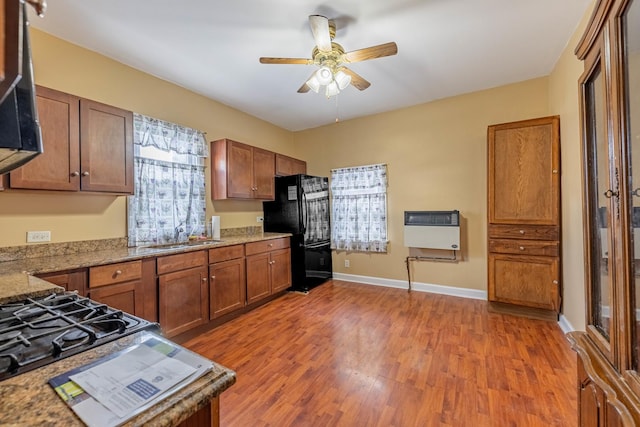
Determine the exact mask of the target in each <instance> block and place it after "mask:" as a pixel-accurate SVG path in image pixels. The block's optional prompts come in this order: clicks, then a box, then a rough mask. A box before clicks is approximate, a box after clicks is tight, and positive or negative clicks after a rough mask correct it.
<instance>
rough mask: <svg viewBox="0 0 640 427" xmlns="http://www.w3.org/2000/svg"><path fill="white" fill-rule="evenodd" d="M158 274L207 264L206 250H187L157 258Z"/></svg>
mask: <svg viewBox="0 0 640 427" xmlns="http://www.w3.org/2000/svg"><path fill="white" fill-rule="evenodd" d="M157 262H158V267H157V268H158V274H165V273H170V272H172V271H180V270H186V269H187V268H193V267H203V266H205V265H207V251H197V252H187V253H183V254H176V255H167V256H163V257H159V258H158V261H157Z"/></svg>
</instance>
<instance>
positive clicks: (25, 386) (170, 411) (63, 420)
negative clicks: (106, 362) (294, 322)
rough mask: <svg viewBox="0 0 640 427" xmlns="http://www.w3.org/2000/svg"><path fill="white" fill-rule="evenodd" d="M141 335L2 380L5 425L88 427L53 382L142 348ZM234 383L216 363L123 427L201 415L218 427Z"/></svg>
mask: <svg viewBox="0 0 640 427" xmlns="http://www.w3.org/2000/svg"><path fill="white" fill-rule="evenodd" d="M141 336H142V333H141V332H139V333H136V334H133V335H129V336H126V337H123V338H120V339H119V340H117V341H113V342H111V343H107V344H104V345H102V346H99V347H96V348H93V349H90V350H87V351H84V352H82V353H79V354H77V355H75V356H71V357H68V358H65V359H62V360H60V361H57V362H55V363H52V364H49V365H46V366H43V367H41V368H39V369H36V370H33V371H30V372H26V373H24V374H21V375H18V376H15V377H12V378H9V379H7V380H4V381H1V382H0V396H2V399H0V425H3V426H4V425H9V426H30V425H61V426H62V425H63V426H83V425H84V424H83V423H82V421H80V419H79V418H77V416H76V415H75V413H74V412H73V410H72V409H71V408H70V407H69V406H67V404H66V403H65V402H64V401H63V400H62V399H61V398H60V397H59V396H58V395H57V394H56V392H55V391H54V390H53V388H52V387H51V386H50V385H49V383H48V381H49V379H50V378H52V377H55V376H57V375H60V374H63V373H65V372H67V371H69V370H71V369H73V368H76V367H79V366H82V365H85V364H87V363H90V362H92V361H94V360H97V359H100V358H102V357H104V356H107V355H109V354H112V353H115V352H117V351H120V350H122V349H124V348H127V347H129V346H131V345H134V344H136V343H139V342H140V338H141ZM235 381H236V375H235V372H234V371H232V370H230V369H227V368H225V367H223V366H221V365H218V364H216V363H214V364H213V369H212V370H211V371H209V372H208V373H206V374H205V375H204V376H202V377H201V378H199V379H197V380H196V381H194V382H193V383H191V384H189V385H188V386H186V387H185V388H183V389H182V390H180V391H178V392H176V393H175V394H173V395H171V396H169V397H167V398H165V399H164V400H162V401H160V402H159V403H157V404H156V405H154V406H152V407H151V408H149V409H148V410H146V411H144V412H142V413H141V414H139V415H137V416H136V417H134V418H132V419H131V420H129V421H128V422H127V423H125V424H124V425H125V426H142V425H153V426H175V425H178V424H180V423H181V422H183V421H185V420H187V419H188V418H189V417H191V416H192V415H194V414H196V413H198V414H197V415H196V416H197V417H198V420H202V419H205V420H206V419H207V418H210V419H211V423H210V424H207V425H217V420H218V416H219V415H218V412H217V410H218V409H217V408H218V399H219V395H220V393H222V392H223V391H224V390H226V389H227V388H228V387H230V386H231V385H233V384H234V383H235ZM209 411H210V412H209ZM207 415H208V416H207Z"/></svg>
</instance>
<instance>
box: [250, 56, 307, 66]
mask: <svg viewBox="0 0 640 427" xmlns="http://www.w3.org/2000/svg"><path fill="white" fill-rule="evenodd" d="M260 63H261V64H302V65H310V64H313V59H306V58H268V57H266V58H265V57H262V58H260Z"/></svg>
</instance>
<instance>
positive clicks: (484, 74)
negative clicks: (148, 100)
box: [30, 0, 592, 131]
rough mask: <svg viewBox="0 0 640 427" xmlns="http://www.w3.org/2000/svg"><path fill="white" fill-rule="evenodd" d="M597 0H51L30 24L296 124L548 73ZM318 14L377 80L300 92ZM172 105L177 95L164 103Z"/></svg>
mask: <svg viewBox="0 0 640 427" xmlns="http://www.w3.org/2000/svg"><path fill="white" fill-rule="evenodd" d="M591 2H592V0H481V1H479V0H393V1H390V0H327V1H325V2H324V3H322V4H317V3H315V2H311V1H306V0H269V1H265V0H236V1H222V0H180V1H177V0H92V1H90V0H48V9H47V12H46V15H45V17H44V18H42V19H40V18H37V17H35V16H33V15H31V14H30V20H31V23H32V25H33V27H35V28H38V29H40V30H42V31H45V32H47V33H50V34H53V35H55V36H57V37H59V38H62V39H64V40H67V41H70V42H72V43H74V44H77V45H80V46H83V47H86V48H88V49H90V50H93V51H96V52H99V53H101V54H103V55H105V56H108V57H110V58H113V59H115V60H117V61H119V62H122V63H124V64H127V65H129V66H131V67H134V68H137V69H139V70H142V71H145V72H147V73H149V74H152V75H155V76H157V77H160V78H162V79H165V80H168V81H170V82H173V83H175V84H177V85H180V86H183V87H185V88H188V89H190V90H192V91H194V92H196V93H199V94H202V95H204V96H206V97H209V98H211V99H214V100H216V101H219V102H222V103H223V104H226V105H229V106H231V107H234V108H237V109H238V110H241V111H244V112H246V113H249V114H251V115H253V116H256V117H259V118H261V119H264V120H266V121H268V122H271V123H273V124H275V125H278V126H281V127H283V128H285V129H289V130H292V131H296V130H302V129H307V128H313V127H317V126H321V125H324V124H328V123H332V122H334V121H335V119H336V115H337V116H338V117H339V118H340V120H347V119H351V118H355V117H360V116H366V115H369V114H375V113H380V112H384V111H390V110H395V109H398V108H403V107H407V106H411V105H416V104H421V103H425V102H429V101H432V100H435V99H440V98H446V97H449V96H453V95H458V94H462V93H467V92H472V91H477V90H481V89H486V88H491V87H496V86H500V85H503V84H507V83H513V82H518V81H522V80H527V79H531V78H535V77H540V76H545V75H548V74H549V73H550V72H551V71H552V69H553V66H554V65H555V63H556V61H557V59H558V57H559V56H560V54H561V52H562V51H563V49H564V48H565V46H566V45H567V42H568V40H569V38H570V37H571V35H572V33H573V32H574V30H575V28H576V27H577V25H578V23H579V21H580V19H581V18H582V16H583V14H584V12H585V11H586V9H587V7H588V6H589V4H591ZM310 14H321V15H324V16H327V17H328V18H330V19H335V20H336V24H337V27H338V28H337V34H336V38H335V41H336V42H338V43H340V44H341V45H342V46H343V47H344V48H345V50H346V51H351V50H356V49H360V48H364V47H368V46H371V45H377V44H381V43H386V42H389V41H395V42H396V43H397V45H398V54H397V55H396V56H391V57H386V58H378V59H373V60H370V61H365V62H359V63H354V64H350V65H349V68H351V69H352V70H353V71H355V72H357V73H358V74H360V75H361V76H362V77H364V78H365V79H367V80H369V81H370V82H371V87H369V88H368V89H366V90H365V91H362V92H360V91H358V90H357V89H355V88H354V87H352V86H350V87H348V88H347V89H345V90H344V91H343V92H341V93H340V95H339V96H338V97H337V104H336V98H331V99H329V100H327V98H325V97H324V95H322V94H316V93H313V92H309V93H306V94H299V93H297V90H298V88H299V87H300V86H301V85H302V83H304V82H305V81H306V79H307V78H308V77H309V75H310V74H311V73H312V72H313V70H314V69H315V66H313V65H271V64H269V65H266V64H260V63H259V62H258V58H259V57H261V56H273V57H294V58H310V57H311V50H312V48H313V47H314V41H313V37H312V35H311V31H310V29H309V25H308V16H309V15H310ZM166 102H167V103H169V102H171V100H170V99H167V100H166Z"/></svg>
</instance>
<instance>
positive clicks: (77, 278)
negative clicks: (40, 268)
mask: <svg viewBox="0 0 640 427" xmlns="http://www.w3.org/2000/svg"><path fill="white" fill-rule="evenodd" d="M38 277H39V278H41V279H42V280H46V281H47V282H51V283H53V284H54V285H58V286H62V287H63V288H64V289H65V290H67V291H76V292H78V295H80V296H83V297H84V296H87V290H88V288H89V286H88V277H87V270H86V269H84V268H83V269H80V270H69V271H59V272H55V273H46V274H38Z"/></svg>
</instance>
